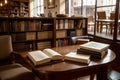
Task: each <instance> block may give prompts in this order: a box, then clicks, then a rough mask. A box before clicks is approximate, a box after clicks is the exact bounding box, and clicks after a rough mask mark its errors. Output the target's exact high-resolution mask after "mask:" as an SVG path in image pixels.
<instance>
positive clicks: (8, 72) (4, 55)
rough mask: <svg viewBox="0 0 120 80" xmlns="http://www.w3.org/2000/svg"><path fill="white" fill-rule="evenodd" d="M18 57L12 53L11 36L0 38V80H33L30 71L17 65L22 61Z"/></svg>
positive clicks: (33, 77)
mask: <svg viewBox="0 0 120 80" xmlns="http://www.w3.org/2000/svg"><path fill="white" fill-rule="evenodd" d="M18 56H19V55H18V54H17V53H15V52H14V51H13V48H12V40H11V36H10V35H4V36H0V80H35V75H34V74H33V73H32V71H31V70H29V69H27V68H26V67H24V66H23V65H21V64H19V63H17V62H19V61H24V60H23V59H22V57H21V56H19V57H18ZM17 59H19V60H17ZM22 63H23V62H22Z"/></svg>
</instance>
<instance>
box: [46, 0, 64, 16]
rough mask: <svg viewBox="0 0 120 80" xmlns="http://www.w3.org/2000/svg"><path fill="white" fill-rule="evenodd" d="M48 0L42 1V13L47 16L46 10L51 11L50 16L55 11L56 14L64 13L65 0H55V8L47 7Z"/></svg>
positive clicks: (53, 14) (54, 14)
mask: <svg viewBox="0 0 120 80" xmlns="http://www.w3.org/2000/svg"><path fill="white" fill-rule="evenodd" d="M47 1H48V0H45V1H44V5H45V8H44V14H45V16H46V17H47V16H48V12H49V11H51V12H52V16H53V17H55V16H56V13H57V14H65V0H55V8H51V9H48V3H47Z"/></svg>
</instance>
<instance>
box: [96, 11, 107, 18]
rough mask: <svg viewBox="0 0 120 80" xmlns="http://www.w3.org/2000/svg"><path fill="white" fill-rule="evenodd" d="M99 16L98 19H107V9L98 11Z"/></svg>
mask: <svg viewBox="0 0 120 80" xmlns="http://www.w3.org/2000/svg"><path fill="white" fill-rule="evenodd" d="M97 16H98V19H106V12H105V11H101V12H97Z"/></svg>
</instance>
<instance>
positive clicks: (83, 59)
mask: <svg viewBox="0 0 120 80" xmlns="http://www.w3.org/2000/svg"><path fill="white" fill-rule="evenodd" d="M64 59H65V60H69V61H74V62H80V63H84V64H89V62H90V55H85V54H77V52H70V53H68V54H66V55H65V58H64Z"/></svg>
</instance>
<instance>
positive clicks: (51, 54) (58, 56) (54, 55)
mask: <svg viewBox="0 0 120 80" xmlns="http://www.w3.org/2000/svg"><path fill="white" fill-rule="evenodd" d="M43 52H44V53H45V54H46V55H48V56H49V57H50V58H52V60H60V59H63V56H62V55H61V54H59V53H58V52H56V51H54V50H52V49H48V48H47V49H44V50H43Z"/></svg>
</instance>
